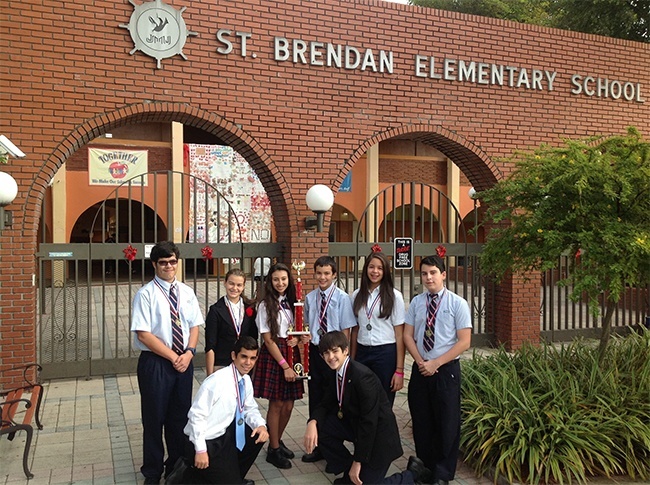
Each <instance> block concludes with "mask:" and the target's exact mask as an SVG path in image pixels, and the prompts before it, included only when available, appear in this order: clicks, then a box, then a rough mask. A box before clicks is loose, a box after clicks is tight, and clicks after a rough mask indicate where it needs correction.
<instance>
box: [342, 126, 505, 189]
mask: <svg viewBox="0 0 650 485" xmlns="http://www.w3.org/2000/svg"><path fill="white" fill-rule="evenodd" d="M391 138H393V139H395V138H398V139H399V138H404V139H409V140H413V141H419V142H421V143H424V144H426V145H430V146H432V147H433V148H436V149H437V150H438V151H440V152H441V153H443V154H444V155H445V156H447V157H448V158H449V159H450V160H452V161H453V162H454V163H455V164H456V165H458V167H459V168H460V170H461V171H462V172H463V173H464V174H465V175H466V176H467V178H468V179H469V181H470V182H472V184H473V186H474V187H475V188H476V189H477V190H483V189H487V188H488V187H491V186H492V185H494V184H495V183H496V182H497V181H498V180H500V179H502V178H503V173H502V172H501V171H500V170H499V168H498V167H497V166H496V164H495V163H494V161H493V160H492V159H491V158H490V157H489V156H488V155H487V153H485V152H484V151H483V150H482V149H481V148H480V147H479V146H477V145H476V144H474V143H472V142H471V141H469V140H467V139H466V138H464V137H463V136H461V135H459V134H457V133H454V132H453V131H451V130H449V129H447V128H445V127H443V126H441V125H432V124H413V125H404V126H399V127H396V128H391V129H388V130H385V131H382V132H381V133H377V134H375V135H374V136H372V137H370V138H368V139H367V140H366V141H365V142H363V143H362V144H360V146H359V147H358V148H357V150H356V151H355V152H354V154H353V155H352V156H351V157H350V159H349V161H348V163H347V164H346V166H345V170H344V171H342V172H341V174H339V177H338V178H337V180H336V185H337V186H340V184H341V183H342V182H343V179H344V178H345V175H346V174H347V172H348V171H349V170H350V169H351V168H352V166H354V164H355V163H356V162H357V161H358V160H359V158H360V157H362V156H363V155H365V153H366V152H367V151H368V149H369V148H370V147H372V146H374V145H376V144H378V143H380V142H382V141H385V140H388V139H391Z"/></svg>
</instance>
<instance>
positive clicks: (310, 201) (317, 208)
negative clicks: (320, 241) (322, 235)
mask: <svg viewBox="0 0 650 485" xmlns="http://www.w3.org/2000/svg"><path fill="white" fill-rule="evenodd" d="M306 199H307V207H309V208H310V209H311V210H312V211H313V212H314V213H315V214H316V224H315V226H316V231H318V232H323V221H324V220H325V213H326V212H327V211H328V210H330V209H331V208H332V206H333V205H334V193H333V192H332V189H330V188H329V187H328V186H327V185H322V184H316V185H314V186H312V187H311V188H310V189H309V190H308V191H307V197H306ZM312 217H313V216H312ZM313 227H314V223H313V222H311V220H310V217H307V218H306V219H305V228H306V229H311V228H313Z"/></svg>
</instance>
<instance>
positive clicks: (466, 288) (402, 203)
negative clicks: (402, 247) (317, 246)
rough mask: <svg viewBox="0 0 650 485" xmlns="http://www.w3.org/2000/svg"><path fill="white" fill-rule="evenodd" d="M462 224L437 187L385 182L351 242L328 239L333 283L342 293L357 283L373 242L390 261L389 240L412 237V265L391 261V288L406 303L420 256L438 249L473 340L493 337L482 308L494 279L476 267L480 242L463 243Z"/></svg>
mask: <svg viewBox="0 0 650 485" xmlns="http://www.w3.org/2000/svg"><path fill="white" fill-rule="evenodd" d="M472 228H473V227H468V226H467V225H466V224H465V222H464V221H463V219H462V217H461V214H460V212H459V211H458V208H457V207H456V206H455V205H454V203H453V202H452V201H451V200H450V199H449V198H448V197H447V196H446V195H445V194H444V193H443V192H441V191H440V190H439V189H437V188H436V187H433V186H431V185H427V184H420V183H416V182H404V183H399V184H394V185H391V186H389V187H387V188H385V189H384V190H382V191H381V192H380V193H379V194H377V195H376V196H375V197H374V198H373V199H372V200H371V201H370V202H369V203H368V205H367V206H366V208H365V210H364V212H363V214H362V215H361V217H360V218H359V224H358V226H357V231H356V235H355V241H354V242H353V243H347V244H346V243H330V253H331V254H332V255H334V256H335V257H337V258H338V262H337V264H338V266H339V268H352V270H351V271H347V272H346V271H342V272H339V275H338V276H339V284H340V285H341V286H342V287H344V288H345V289H346V290H347V291H348V292H350V293H351V292H352V291H353V290H354V289H356V288H357V287H358V283H359V278H360V275H359V272H360V271H361V269H362V268H363V264H364V262H365V258H366V256H367V255H368V254H370V253H371V251H372V247H373V246H375V245H379V246H380V247H381V249H382V251H383V252H384V253H385V254H386V255H388V256H389V258H390V259H391V260H392V261H394V259H395V258H394V254H395V245H394V243H395V239H397V238H410V239H412V242H413V244H412V248H413V250H412V261H411V263H412V265H411V267H410V268H408V269H399V268H396V267H395V265H394V266H393V278H394V280H395V287H396V288H397V289H399V290H400V291H401V292H402V294H403V295H404V299H405V300H406V301H407V302H408V301H410V300H411V298H412V297H413V296H415V295H416V294H418V293H420V292H421V291H422V288H421V285H420V279H419V264H420V260H421V258H422V257H425V256H428V255H431V254H436V253H437V252H438V251H439V250H441V249H444V252H445V256H444V257H445V261H446V265H447V282H446V284H447V286H448V287H449V288H450V289H451V290H452V291H454V292H455V293H457V294H459V295H461V296H462V297H463V298H465V299H466V300H467V301H468V302H469V303H470V308H471V310H472V323H473V327H474V337H473V338H474V342H475V344H476V345H481V344H484V343H487V342H489V341H491V340H493V337H494V335H493V334H494V330H493V323H492V322H490V321H489V319H488V312H487V309H488V308H489V307H491V306H492V305H493V297H494V284H493V282H492V281H491V280H490V279H489V278H487V277H486V276H483V275H482V274H481V272H480V268H479V266H478V255H479V253H480V250H481V245H480V244H472V243H468V242H467V241H468V233H469V231H470V230H471V229H472Z"/></svg>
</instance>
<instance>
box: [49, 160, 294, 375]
mask: <svg viewBox="0 0 650 485" xmlns="http://www.w3.org/2000/svg"><path fill="white" fill-rule="evenodd" d="M93 207H94V208H95V210H94V216H93V217H92V218H91V220H92V222H91V223H90V224H89V227H88V230H87V231H85V230H84V234H86V233H87V234H88V241H85V242H77V243H75V242H70V243H65V244H56V243H52V242H48V241H47V236H46V231H45V224H42V225H41V226H42V228H43V230H42V233H43V237H42V241H43V242H41V243H40V245H39V250H38V253H37V268H38V273H37V282H38V301H37V338H38V342H37V346H38V349H37V352H38V360H39V362H40V363H41V364H42V365H43V375H44V377H46V378H54V377H78V376H92V375H103V374H112V373H122V372H131V371H134V370H135V363H136V360H137V353H138V352H136V351H134V350H133V348H132V335H131V332H130V322H131V302H132V300H133V297H134V295H135V293H136V292H137V291H138V289H139V288H140V287H141V286H143V285H144V284H145V283H147V282H148V281H150V280H151V278H152V277H153V274H154V271H153V266H152V265H151V263H150V261H149V260H148V254H149V251H150V250H151V247H153V245H154V244H155V243H156V242H158V241H164V240H174V241H175V242H177V245H178V246H179V248H180V252H181V258H182V261H181V263H180V264H179V271H178V275H179V278H181V279H182V280H183V281H184V282H185V283H186V284H188V285H190V286H191V287H192V288H193V289H194V291H195V293H196V294H197V296H198V299H199V303H200V305H201V308H202V311H203V312H204V314H205V313H206V312H207V309H208V308H209V306H210V305H211V304H212V303H214V302H215V301H216V300H217V299H218V298H220V297H221V295H222V293H223V275H224V274H225V273H226V272H227V271H228V270H229V269H230V268H232V267H241V268H242V269H244V271H246V272H248V273H251V272H252V271H253V262H254V260H255V259H256V258H258V257H259V258H262V257H267V258H271V259H272V258H278V259H281V258H282V248H281V246H280V245H279V244H277V243H246V242H242V241H243V240H244V238H243V237H242V236H243V234H242V228H241V226H240V224H239V221H238V217H237V214H236V213H235V211H234V210H233V208H232V206H231V205H230V204H229V203H228V201H227V200H226V199H225V197H224V196H223V195H222V194H221V193H219V191H218V190H217V189H216V188H214V187H213V186H212V185H210V184H209V183H207V182H205V181H203V180H202V179H200V178H197V177H195V176H193V175H189V174H186V173H182V172H172V171H161V172H151V173H147V174H145V175H141V176H138V177H134V178H133V179H131V180H129V181H127V182H125V183H124V184H122V185H121V186H119V187H117V188H116V189H115V190H114V191H113V193H112V194H111V195H110V197H108V198H107V199H106V200H104V201H103V202H101V203H99V204H96V205H95V206H93ZM44 208H45V207H44ZM42 220H43V221H48V220H49V221H51V217H50V218H49V219H48V214H47V213H46V211H45V210H44V211H43V216H42ZM131 256H133V260H130V257H131ZM256 284H257V283H256V282H255V281H254V278H253V275H251V277H249V278H247V288H246V293H247V294H248V295H249V296H254V294H255V292H256V290H257V288H256ZM203 343H204V342H203V332H201V340H200V343H199V350H202V348H203ZM200 358H202V357H200ZM201 361H202V360H201Z"/></svg>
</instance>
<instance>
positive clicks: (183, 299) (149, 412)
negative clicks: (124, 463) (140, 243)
mask: <svg viewBox="0 0 650 485" xmlns="http://www.w3.org/2000/svg"><path fill="white" fill-rule="evenodd" d="M179 256H180V252H179V250H178V247H177V246H176V245H175V244H174V243H173V242H171V241H164V242H159V243H157V244H156V245H155V246H154V247H153V248H152V250H151V255H150V259H151V263H152V264H153V267H154V270H155V273H156V275H155V277H154V279H153V280H152V281H150V282H149V283H147V284H146V285H144V286H143V287H142V288H140V290H139V291H138V292H137V294H136V295H135V298H134V299H133V313H132V319H131V331H132V332H133V333H134V335H135V338H134V343H133V347H134V348H136V349H138V350H140V351H141V352H140V358H139V360H138V386H139V387H140V404H141V414H142V427H143V446H144V454H143V455H144V456H143V465H142V467H141V468H140V470H141V471H142V474H143V475H144V477H145V482H144V483H159V482H160V477H161V475H162V474H163V471H165V475H167V474H169V473H170V472H171V471H172V469H173V467H174V464H175V463H176V461H177V460H178V458H179V457H180V456H181V455H182V453H183V442H184V433H183V428H184V427H185V424H186V423H187V412H188V411H189V409H190V406H191V404H192V379H193V376H194V367H193V365H192V358H193V357H194V354H195V353H196V344H197V343H198V340H199V326H200V325H203V323H204V322H203V315H202V313H201V309H200V307H199V302H198V300H197V298H196V295H195V294H194V291H192V289H191V288H190V287H189V286H187V285H185V284H183V283H181V282H180V281H178V280H177V279H176V269H177V265H178V258H179ZM163 429H164V434H165V445H166V448H167V459H166V460H164V453H165V452H164V448H163ZM163 460H164V461H163Z"/></svg>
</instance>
